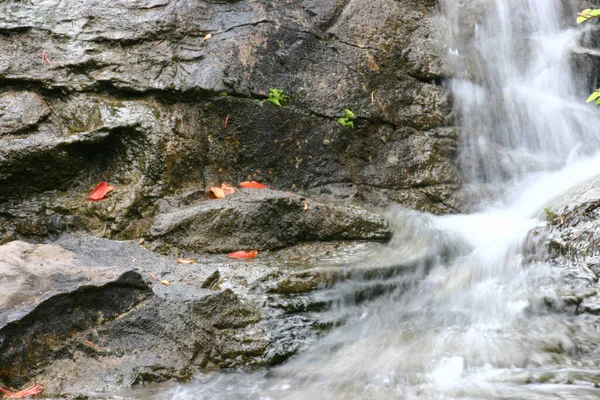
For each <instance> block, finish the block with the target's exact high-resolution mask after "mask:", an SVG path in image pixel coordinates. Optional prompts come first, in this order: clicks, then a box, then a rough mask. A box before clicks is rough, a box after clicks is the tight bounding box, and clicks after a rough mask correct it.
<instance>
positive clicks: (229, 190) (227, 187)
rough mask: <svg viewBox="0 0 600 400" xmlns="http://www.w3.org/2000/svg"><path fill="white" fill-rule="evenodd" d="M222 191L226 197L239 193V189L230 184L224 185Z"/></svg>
mask: <svg viewBox="0 0 600 400" xmlns="http://www.w3.org/2000/svg"><path fill="white" fill-rule="evenodd" d="M221 189H222V190H223V193H225V196H229V195H230V194H234V193H235V192H237V189H236V188H234V187H233V186H231V185H230V184H228V183H222V184H221Z"/></svg>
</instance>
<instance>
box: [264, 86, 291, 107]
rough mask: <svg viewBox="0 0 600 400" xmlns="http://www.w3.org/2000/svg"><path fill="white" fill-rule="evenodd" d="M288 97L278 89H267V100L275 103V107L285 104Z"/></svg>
mask: <svg viewBox="0 0 600 400" xmlns="http://www.w3.org/2000/svg"><path fill="white" fill-rule="evenodd" d="M289 99H290V96H288V95H287V94H285V93H283V90H280V89H274V88H271V89H269V97H268V98H267V101H268V102H269V103H271V104H275V105H276V106H277V107H281V106H285V105H286V104H287V102H288V100H289Z"/></svg>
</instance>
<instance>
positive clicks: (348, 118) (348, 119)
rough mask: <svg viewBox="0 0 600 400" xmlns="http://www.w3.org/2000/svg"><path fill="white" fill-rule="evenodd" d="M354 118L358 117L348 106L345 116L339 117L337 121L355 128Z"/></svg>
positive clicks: (345, 126) (344, 125) (347, 126)
mask: <svg viewBox="0 0 600 400" xmlns="http://www.w3.org/2000/svg"><path fill="white" fill-rule="evenodd" d="M354 118H356V117H355V116H354V113H353V112H352V111H350V110H348V109H347V108H346V109H344V117H343V118H338V120H337V122H338V124H340V125H341V126H343V127H344V128H352V129H354Z"/></svg>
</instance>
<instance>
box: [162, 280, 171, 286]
mask: <svg viewBox="0 0 600 400" xmlns="http://www.w3.org/2000/svg"><path fill="white" fill-rule="evenodd" d="M160 283H161V284H163V285H165V286H169V285H170V284H171V282H169V281H160Z"/></svg>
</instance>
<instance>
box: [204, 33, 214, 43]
mask: <svg viewBox="0 0 600 400" xmlns="http://www.w3.org/2000/svg"><path fill="white" fill-rule="evenodd" d="M211 37H212V34H211V33H208V34H206V35H205V36H204V41H205V42H206V41H207V40H208V39H210V38H211Z"/></svg>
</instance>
